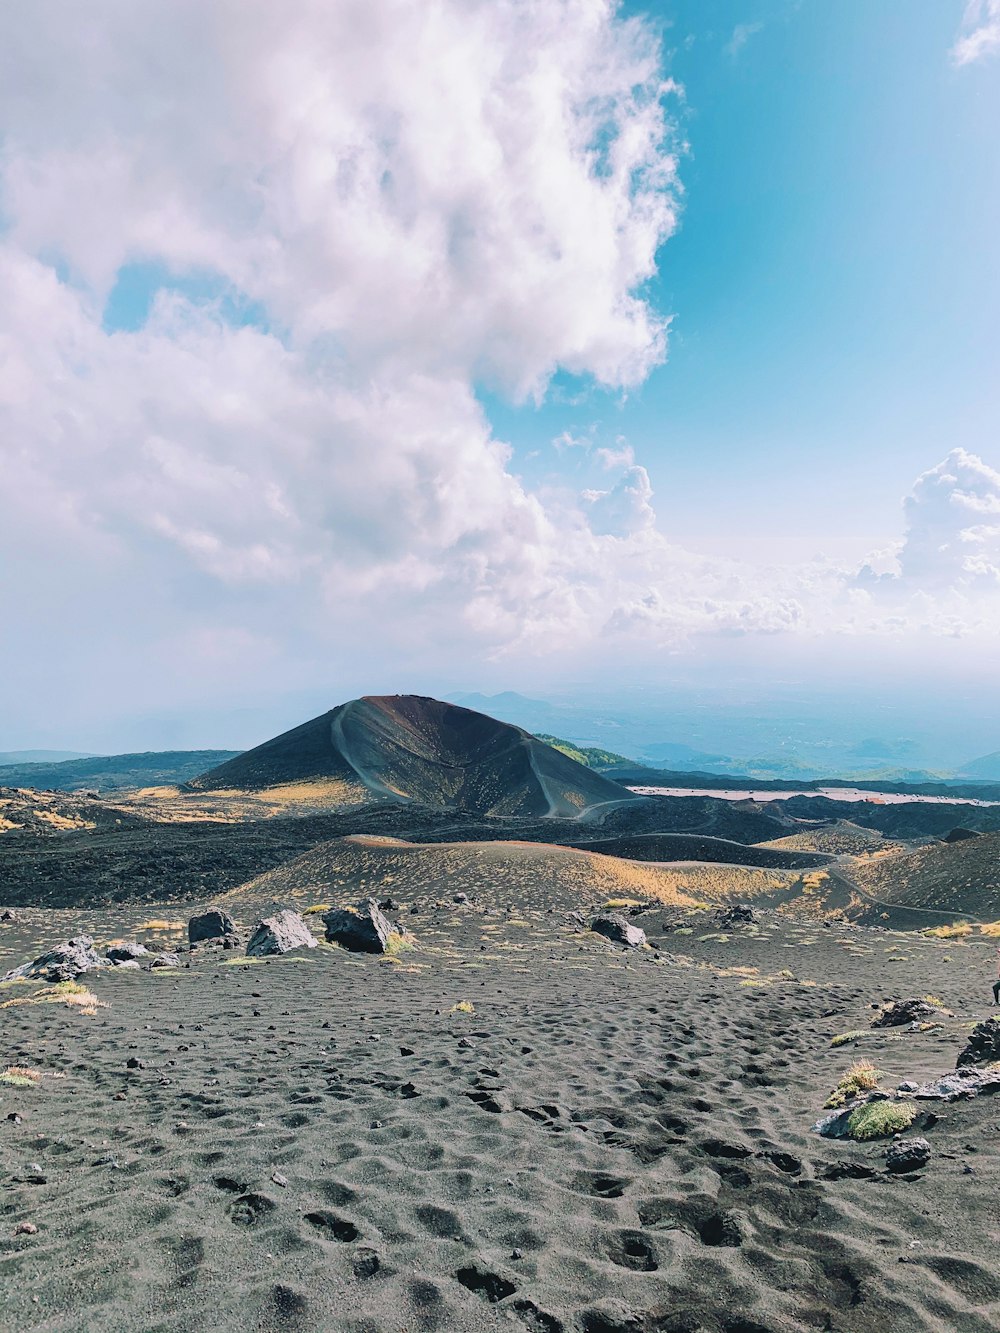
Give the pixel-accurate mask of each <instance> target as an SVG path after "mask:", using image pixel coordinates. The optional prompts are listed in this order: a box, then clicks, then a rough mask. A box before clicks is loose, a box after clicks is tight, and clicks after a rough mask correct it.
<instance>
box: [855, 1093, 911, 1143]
mask: <svg viewBox="0 0 1000 1333" xmlns="http://www.w3.org/2000/svg"><path fill="white" fill-rule="evenodd" d="M916 1114H917V1106H916V1103H915V1102H866V1103H865V1104H864V1106H858V1107H855V1109H854V1110H853V1111H852V1112H851V1114H850V1116H849V1117H848V1120H847V1133H848V1135H849V1136H850V1137H851V1138H852V1139H860V1140H862V1141H864V1140H866V1139H884V1138H888V1137H889V1135H891V1134H900V1133H902V1131H903V1130H904V1129H909V1128H910V1126H911V1125H912V1124H913V1121H914V1119H915V1118H916Z"/></svg>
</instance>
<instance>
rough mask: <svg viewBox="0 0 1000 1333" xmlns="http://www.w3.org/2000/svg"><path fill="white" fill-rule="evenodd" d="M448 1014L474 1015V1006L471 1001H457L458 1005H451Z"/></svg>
mask: <svg viewBox="0 0 1000 1333" xmlns="http://www.w3.org/2000/svg"><path fill="white" fill-rule="evenodd" d="M448 1012H449V1014H474V1013H475V1012H476V1006H475V1005H474V1004H473V1003H472V1001H471V1000H459V1002H458V1004H453V1005H452V1006H451V1008H450V1009H449V1010H448Z"/></svg>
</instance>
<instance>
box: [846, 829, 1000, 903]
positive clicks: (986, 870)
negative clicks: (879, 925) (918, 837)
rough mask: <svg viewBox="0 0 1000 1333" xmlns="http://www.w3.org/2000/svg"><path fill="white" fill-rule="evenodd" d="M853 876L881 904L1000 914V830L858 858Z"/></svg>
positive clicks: (859, 885)
mask: <svg viewBox="0 0 1000 1333" xmlns="http://www.w3.org/2000/svg"><path fill="white" fill-rule="evenodd" d="M851 878H852V879H853V880H854V881H855V883H857V885H858V887H859V888H861V889H862V890H863V891H864V892H865V893H867V894H870V895H871V896H872V897H874V898H877V899H878V900H879V901H880V902H882V903H888V904H891V905H892V906H894V907H901V908H908V909H911V910H912V911H914V912H919V913H923V912H929V913H932V914H933V917H932V919H931V920H929V921H928V924H929V925H934V924H937V920H936V918H939V917H940V916H941V915H942V914H943V915H946V916H968V917H971V918H972V919H973V920H977V921H996V920H998V919H1000V833H984V834H983V836H982V837H980V838H971V839H968V840H963V841H960V842H951V843H943V842H938V843H932V844H931V845H930V846H929V847H921V848H919V849H918V850H916V851H910V852H902V853H900V854H898V855H893V856H885V857H881V858H877V859H873V860H870V861H867V862H860V863H858V864H857V865H856V866H855V867H854V868H853V869H852V872H851Z"/></svg>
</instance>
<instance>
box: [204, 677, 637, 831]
mask: <svg viewBox="0 0 1000 1333" xmlns="http://www.w3.org/2000/svg"><path fill="white" fill-rule="evenodd" d="M290 783H324V784H331V783H332V784H335V792H336V796H337V799H338V800H340V801H341V802H343V803H348V804H349V803H352V802H360V801H364V800H370V799H371V798H372V797H375V798H376V799H379V800H383V801H384V800H391V801H402V802H415V803H418V804H423V805H427V806H432V807H436V808H439V809H441V808H445V809H458V810H474V811H477V812H479V813H480V814H489V815H520V816H536V817H539V816H547V815H557V816H561V817H563V818H572V817H575V816H577V815H581V814H584V813H585V812H587V811H589V810H593V809H595V808H597V807H601V806H605V807H609V808H610V807H611V805H620V804H622V803H623V801H630V800H631V801H635V800H636V799H637V798H635V797H629V796H627V795H626V794H625V792H623V790H622V788H621V787H620V786H619V785H618V784H616V783H614V782H612V781H610V779H608V778H604V777H602V776H601V775H600V774H598V773H594V772H592V771H591V770H590V769H588V768H586V767H585V766H584V765H583V764H579V763H577V762H576V761H575V760H573V759H571V758H569V756H567V755H565V754H562V753H561V752H560V751H559V750H556V749H553V747H552V746H550V745H545V744H544V743H543V742H542V741H539V740H536V739H535V737H534V736H531V735H529V734H528V732H526V731H522V730H521V729H520V728H519V727H514V726H510V725H508V724H507V723H505V722H498V721H497V720H496V719H495V718H492V717H487V716H486V715H485V714H484V713H477V712H473V711H472V710H471V709H468V708H461V707H459V706H458V705H456V704H451V703H443V702H441V701H440V700H438V699H428V698H425V697H423V696H422V695H413V694H399V695H388V696H366V697H364V698H361V699H353V700H351V702H350V703H346V704H340V705H339V706H338V707H337V708H333V709H331V710H330V712H328V713H324V714H323V715H322V716H321V717H317V718H313V719H312V721H310V722H305V723H303V724H302V726H299V727H295V728H293V729H292V730H291V731H287V732H285V733H284V734H283V735H281V736H276V737H275V738H274V739H273V740H269V741H265V742H264V744H263V745H258V746H257V747H256V748H255V749H253V750H248V751H247V752H246V754H242V755H240V756H239V757H238V758H236V759H232V760H230V761H229V762H228V763H225V764H221V765H219V766H218V767H216V768H213V769H211V770H210V771H209V772H207V773H203V774H202V775H201V777H199V778H197V779H195V780H194V781H193V782H192V783H191V784H190V785H191V786H192V787H193V788H195V789H196V790H201V791H211V790H219V789H225V788H236V789H241V790H261V789H263V788H267V787H275V786H282V785H288V784H290Z"/></svg>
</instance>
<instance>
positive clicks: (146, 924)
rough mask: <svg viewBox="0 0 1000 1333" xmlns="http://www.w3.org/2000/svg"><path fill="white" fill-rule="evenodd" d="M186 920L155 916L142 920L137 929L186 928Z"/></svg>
mask: <svg viewBox="0 0 1000 1333" xmlns="http://www.w3.org/2000/svg"><path fill="white" fill-rule="evenodd" d="M186 929H187V922H186V921H167V920H165V919H164V918H162V917H158V916H154V917H151V918H150V919H149V920H148V921H140V922H139V924H138V925H137V926H136V930H186Z"/></svg>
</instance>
